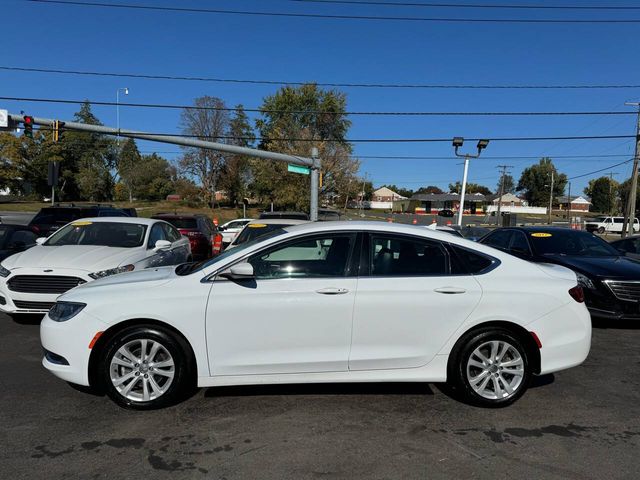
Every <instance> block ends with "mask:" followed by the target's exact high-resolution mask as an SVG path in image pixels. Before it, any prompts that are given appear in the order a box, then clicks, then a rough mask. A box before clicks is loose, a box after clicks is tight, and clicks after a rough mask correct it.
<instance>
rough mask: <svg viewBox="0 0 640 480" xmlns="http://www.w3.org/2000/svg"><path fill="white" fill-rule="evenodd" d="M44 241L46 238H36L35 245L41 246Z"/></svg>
mask: <svg viewBox="0 0 640 480" xmlns="http://www.w3.org/2000/svg"><path fill="white" fill-rule="evenodd" d="M46 241H47V237H40V238H36V244H37V245H42V244H43V243H44V242H46Z"/></svg>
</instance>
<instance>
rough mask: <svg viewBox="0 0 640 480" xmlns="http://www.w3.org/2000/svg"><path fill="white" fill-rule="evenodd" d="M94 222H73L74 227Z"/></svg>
mask: <svg viewBox="0 0 640 480" xmlns="http://www.w3.org/2000/svg"><path fill="white" fill-rule="evenodd" d="M92 224H93V222H73V226H74V227H84V226H85V225H92Z"/></svg>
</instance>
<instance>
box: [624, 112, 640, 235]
mask: <svg viewBox="0 0 640 480" xmlns="http://www.w3.org/2000/svg"><path fill="white" fill-rule="evenodd" d="M625 105H631V106H634V107H638V118H637V121H636V151H635V155H634V156H633V170H632V173H631V190H630V191H629V198H628V199H627V205H626V207H625V210H624V220H623V221H622V238H624V237H626V236H627V233H628V234H629V235H632V234H633V226H634V224H635V216H636V191H637V189H638V155H640V103H639V102H625ZM627 228H628V231H627Z"/></svg>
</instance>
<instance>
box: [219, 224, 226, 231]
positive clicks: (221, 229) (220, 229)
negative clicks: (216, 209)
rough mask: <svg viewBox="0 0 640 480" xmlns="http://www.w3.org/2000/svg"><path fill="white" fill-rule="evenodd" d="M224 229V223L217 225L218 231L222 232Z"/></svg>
mask: <svg viewBox="0 0 640 480" xmlns="http://www.w3.org/2000/svg"><path fill="white" fill-rule="evenodd" d="M226 229H227V227H225V226H224V225H220V226H219V227H218V231H219V232H224V231H225V230H226Z"/></svg>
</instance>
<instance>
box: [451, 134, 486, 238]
mask: <svg viewBox="0 0 640 480" xmlns="http://www.w3.org/2000/svg"><path fill="white" fill-rule="evenodd" d="M463 143H464V138H462V137H454V138H453V142H452V145H453V147H454V149H455V150H454V153H455V155H456V157H462V158H464V173H463V174H462V188H461V189H460V207H459V209H458V225H459V226H462V216H463V214H464V196H465V193H466V191H467V174H468V173H469V159H470V158H478V157H479V156H480V154H481V153H482V150H484V149H485V148H487V145H489V140H484V139H482V140H479V141H478V145H477V148H478V153H476V154H475V155H471V154H470V153H464V154H462V153H458V149H459V148H460V147H461V146H462V144H463Z"/></svg>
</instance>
